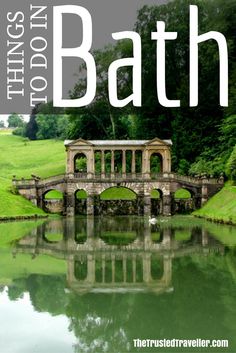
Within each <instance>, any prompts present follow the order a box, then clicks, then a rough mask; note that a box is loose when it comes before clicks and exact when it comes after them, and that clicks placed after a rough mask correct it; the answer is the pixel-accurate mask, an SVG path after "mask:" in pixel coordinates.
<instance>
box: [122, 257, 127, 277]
mask: <svg viewBox="0 0 236 353" xmlns="http://www.w3.org/2000/svg"><path fill="white" fill-rule="evenodd" d="M126 260H127V255H126V254H123V282H124V283H126V282H127V262H126Z"/></svg>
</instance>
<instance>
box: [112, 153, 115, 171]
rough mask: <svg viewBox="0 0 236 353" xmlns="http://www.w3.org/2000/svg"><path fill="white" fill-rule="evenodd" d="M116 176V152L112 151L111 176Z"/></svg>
mask: <svg viewBox="0 0 236 353" xmlns="http://www.w3.org/2000/svg"><path fill="white" fill-rule="evenodd" d="M114 176H115V152H114V151H111V177H112V178H114Z"/></svg>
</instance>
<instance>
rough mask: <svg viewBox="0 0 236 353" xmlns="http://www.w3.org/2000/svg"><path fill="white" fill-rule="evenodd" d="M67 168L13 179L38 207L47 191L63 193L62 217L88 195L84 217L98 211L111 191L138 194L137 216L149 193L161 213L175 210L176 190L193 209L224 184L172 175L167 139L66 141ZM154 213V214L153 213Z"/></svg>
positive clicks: (145, 209) (146, 210)
mask: <svg viewBox="0 0 236 353" xmlns="http://www.w3.org/2000/svg"><path fill="white" fill-rule="evenodd" d="M65 146H66V150H67V166H66V167H67V168H66V173H65V174H63V175H58V176H53V177H50V178H47V179H41V178H39V177H37V176H33V177H32V179H21V180H17V179H16V178H14V179H13V185H14V186H15V187H16V188H17V190H18V191H19V193H20V194H21V195H23V196H24V197H26V198H27V199H28V200H30V201H31V202H33V203H34V204H35V205H37V206H38V207H41V208H45V195H46V194H47V193H48V192H49V191H51V190H57V191H59V192H61V193H62V195H63V199H62V201H60V202H61V207H62V211H63V214H65V215H69V216H73V215H74V214H75V210H76V202H77V200H76V193H77V192H78V191H80V190H83V191H84V192H86V195H87V199H86V213H87V215H94V214H98V213H100V211H99V210H100V209H101V208H100V202H101V201H100V195H101V194H102V193H103V192H104V191H105V190H108V189H110V188H114V187H115V188H126V189H129V190H131V191H133V192H134V193H135V194H136V201H135V207H136V208H137V214H140V215H143V214H144V215H150V214H151V212H152V202H151V193H152V191H153V190H157V191H158V192H159V195H160V201H159V212H158V213H160V214H163V215H165V216H169V215H172V214H173V213H174V211H175V207H174V194H175V192H176V191H177V190H178V189H186V190H188V191H189V192H190V195H191V200H192V203H193V208H194V209H196V208H200V207H201V206H202V205H203V204H204V203H205V202H206V201H207V200H208V199H209V198H210V197H211V196H213V195H214V194H215V193H216V192H217V191H219V190H220V189H221V188H222V186H223V182H224V180H223V179H220V180H216V179H212V178H208V177H206V176H201V177H196V178H193V177H188V176H182V175H178V174H175V173H172V172H171V153H170V147H171V141H169V140H164V141H163V140H160V139H157V138H156V139H154V140H151V141H143V140H142V141H131V140H129V141H84V140H81V139H79V140H76V141H66V142H65ZM155 213H156V212H155Z"/></svg>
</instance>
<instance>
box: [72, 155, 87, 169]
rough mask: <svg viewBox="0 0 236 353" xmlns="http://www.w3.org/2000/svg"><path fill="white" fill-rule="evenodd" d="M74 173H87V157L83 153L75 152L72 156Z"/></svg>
mask: <svg viewBox="0 0 236 353" xmlns="http://www.w3.org/2000/svg"><path fill="white" fill-rule="evenodd" d="M74 173H81V174H86V173H87V157H86V155H85V154H84V153H77V154H76V155H75V157H74Z"/></svg>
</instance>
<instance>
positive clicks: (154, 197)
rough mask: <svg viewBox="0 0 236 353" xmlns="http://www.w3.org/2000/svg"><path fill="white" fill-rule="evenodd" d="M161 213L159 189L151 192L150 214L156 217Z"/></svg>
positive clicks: (161, 198)
mask: <svg viewBox="0 0 236 353" xmlns="http://www.w3.org/2000/svg"><path fill="white" fill-rule="evenodd" d="M162 213H163V192H162V191H161V190H160V189H153V190H152V191H151V214H152V215H153V216H158V215H161V214H162Z"/></svg>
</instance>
